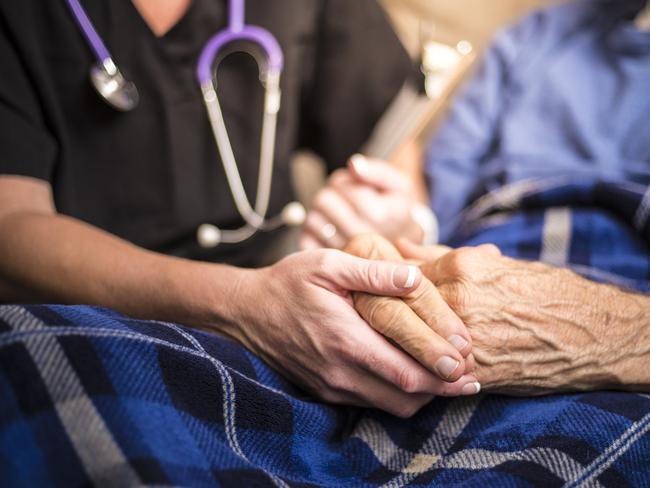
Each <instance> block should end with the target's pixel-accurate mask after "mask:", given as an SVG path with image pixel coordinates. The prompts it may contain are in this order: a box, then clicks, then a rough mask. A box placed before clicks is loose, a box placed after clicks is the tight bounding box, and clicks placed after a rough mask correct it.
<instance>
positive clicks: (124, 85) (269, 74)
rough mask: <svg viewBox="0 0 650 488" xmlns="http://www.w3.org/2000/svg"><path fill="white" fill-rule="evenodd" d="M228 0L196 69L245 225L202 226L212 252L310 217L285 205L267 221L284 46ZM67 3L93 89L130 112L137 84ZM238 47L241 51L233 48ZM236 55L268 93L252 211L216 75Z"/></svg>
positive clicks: (75, 1) (238, 1)
mask: <svg viewBox="0 0 650 488" xmlns="http://www.w3.org/2000/svg"><path fill="white" fill-rule="evenodd" d="M228 1H229V24H228V27H227V28H226V29H224V30H223V31H221V32H218V33H217V34H216V35H215V36H213V37H212V38H211V39H210V40H209V41H208V43H207V44H206V46H205V47H204V48H203V51H202V53H201V56H200V57H199V63H198V66H197V77H198V80H199V84H200V86H201V91H202V93H203V101H204V104H205V107H206V109H207V113H208V118H209V120H210V125H211V127H212V132H213V133H214V138H215V141H216V143H217V148H218V150H219V154H220V156H221V161H222V163H223V168H224V171H225V174H226V179H227V181H228V186H229V187H230V192H231V193H232V197H233V200H234V202H235V206H236V207H237V211H238V212H239V214H240V215H241V217H242V218H243V219H244V221H245V222H246V223H245V225H244V226H242V227H240V228H239V229H234V230H225V229H220V228H218V227H217V226H216V225H212V224H203V225H201V226H200V227H199V228H198V230H197V240H198V242H199V244H200V245H201V246H202V247H204V248H213V247H216V246H218V245H219V244H221V243H226V244H236V243H240V242H243V241H245V240H247V239H249V238H250V237H252V236H253V235H254V234H255V233H257V232H258V231H271V230H275V229H278V228H280V227H282V226H284V225H289V226H299V225H302V224H303V223H304V221H305V217H306V211H305V208H304V207H303V206H302V205H301V204H300V203H298V202H292V203H289V204H288V205H286V206H285V207H284V209H283V210H282V213H281V214H280V215H277V216H275V217H273V218H267V217H266V214H267V211H268V207H269V202H270V200H271V186H272V179H273V160H274V154H275V142H276V135H277V119H278V112H279V111H280V103H281V98H282V95H281V90H280V78H281V76H282V70H283V68H284V56H283V54H282V49H281V48H280V44H279V43H278V41H277V40H276V39H275V37H273V35H272V34H271V33H270V32H269V31H267V30H265V29H263V28H261V27H258V26H253V25H246V24H245V22H244V18H245V17H244V11H245V0H228ZM67 2H68V5H69V7H70V10H71V12H72V14H73V16H74V18H75V20H76V22H77V24H78V25H79V28H80V29H81V31H82V33H83V35H84V37H85V38H86V41H87V42H88V45H89V46H90V48H91V49H92V51H93V53H94V55H95V57H96V58H97V63H96V64H94V65H93V66H92V68H91V70H90V79H91V82H92V85H93V86H94V87H95V90H96V91H97V93H98V94H99V95H100V96H101V97H102V98H103V99H104V100H105V101H106V102H107V103H108V104H109V105H110V106H112V107H113V108H115V109H116V110H119V111H123V112H128V111H130V110H133V109H135V108H136V107H137V106H138V103H139V101H140V97H139V94H138V89H137V88H136V86H135V84H134V83H133V82H131V81H129V80H127V79H126V78H125V77H124V75H123V74H122V73H121V72H120V70H119V69H118V67H117V65H116V64H115V62H114V60H113V58H112V56H111V54H110V52H109V51H108V49H107V48H106V45H105V44H104V42H103V41H102V39H101V37H100V36H99V34H98V33H97V31H96V30H95V28H94V26H93V24H92V22H91V21H90V19H89V17H88V15H87V14H86V11H85V10H84V9H83V7H82V6H81V4H80V3H79V0H67ZM235 43H237V46H234V44H235ZM245 46H258V47H259V48H261V51H262V53H259V52H258V51H257V50H254V49H246V48H245ZM234 52H243V53H246V54H249V55H250V56H252V57H253V58H254V59H255V60H256V62H257V65H258V68H259V73H260V82H261V83H262V86H263V87H264V90H265V95H264V113H263V124H262V134H261V149H260V162H259V176H258V183H257V196H256V198H255V206H254V207H253V206H252V205H251V203H250V201H249V200H248V197H247V196H246V191H245V190H244V185H243V182H242V179H241V175H240V173H239V169H238V166H237V161H236V159H235V155H234V153H233V149H232V145H231V144H230V137H229V136H228V130H227V128H226V123H225V121H224V117H223V113H222V111H221V105H220V103H219V97H218V96H217V82H216V73H217V71H218V69H219V65H220V64H221V62H222V61H223V60H224V59H225V58H226V57H227V56H229V55H230V54H233V53H234ZM215 65H216V66H215Z"/></svg>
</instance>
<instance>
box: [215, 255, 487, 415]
mask: <svg viewBox="0 0 650 488" xmlns="http://www.w3.org/2000/svg"><path fill="white" fill-rule="evenodd" d="M246 276H247V280H246V281H244V282H240V283H237V284H234V285H233V286H237V287H238V290H239V295H240V297H241V299H240V300H238V303H239V304H238V305H237V306H238V307H239V309H238V311H237V315H238V317H239V318H240V319H241V320H239V321H238V324H237V325H233V326H232V328H231V330H230V331H226V333H227V334H228V335H230V336H232V337H233V338H234V339H236V340H238V341H240V342H241V343H243V344H244V345H246V346H247V347H248V348H249V349H250V350H252V351H253V352H254V353H256V354H258V355H259V356H260V357H262V358H263V359H264V360H266V361H267V362H268V363H269V364H270V365H271V366H273V367H274V368H275V369H276V370H278V371H279V372H281V373H282V374H283V375H285V376H286V377H288V378H289V379H291V380H293V381H294V382H295V383H297V384H298V385H300V386H302V387H304V388H305V389H307V390H308V391H310V392H311V393H313V394H314V395H316V396H317V397H318V398H320V399H322V400H325V401H327V402H331V403H339V404H347V405H357V406H364V407H376V408H380V409H383V410H386V411H388V412H390V413H393V414H395V415H398V416H401V417H408V416H411V415H413V414H414V413H415V412H416V411H417V410H419V409H420V408H421V407H422V406H423V405H425V404H426V403H428V402H429V401H430V400H431V398H432V397H433V395H439V394H442V393H448V394H455V395H457V394H459V393H460V392H461V390H462V387H463V383H462V382H457V383H456V384H454V385H450V384H449V383H447V382H444V381H442V380H440V379H439V378H437V377H436V376H435V375H433V374H432V373H430V372H429V371H427V370H426V369H425V368H424V367H422V366H421V365H420V364H418V363H417V362H416V361H415V360H413V359H412V358H411V357H410V356H409V355H408V354H405V353H404V352H403V351H401V350H400V349H398V348H397V347H395V346H394V345H392V344H391V343H390V342H388V341H387V340H386V339H385V338H384V337H382V336H381V335H380V334H378V333H377V332H376V331H375V330H373V329H372V328H371V327H370V326H369V325H368V324H367V323H366V322H365V321H364V320H363V319H361V317H359V315H358V314H357V312H356V311H355V310H354V308H353V305H352V297H351V292H352V291H364V292H368V293H372V294H375V295H388V296H402V295H405V294H407V293H409V292H410V291H411V290H412V289H414V288H416V287H418V286H419V284H420V282H421V280H422V275H421V272H420V271H419V270H418V268H417V267H414V266H407V265H405V264H403V263H389V262H378V261H369V260H366V259H361V258H357V257H354V256H351V255H348V254H345V253H342V252H340V251H334V250H319V251H308V252H303V253H298V254H294V255H292V256H290V257H288V258H286V259H285V260H283V261H281V262H280V263H278V264H276V265H274V266H273V267H270V268H265V269H262V270H257V271H250V272H249V273H248V274H247V275H246ZM463 381H465V382H468V381H475V378H474V377H468V378H464V380H463Z"/></svg>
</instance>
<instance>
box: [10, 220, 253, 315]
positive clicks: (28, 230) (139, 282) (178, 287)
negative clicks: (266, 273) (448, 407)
mask: <svg viewBox="0 0 650 488" xmlns="http://www.w3.org/2000/svg"><path fill="white" fill-rule="evenodd" d="M0 235H2V236H3V238H2V239H0V255H1V256H2V259H1V260H0V301H1V302H22V303H34V302H41V303H42V302H47V303H67V304H89V305H100V306H105V307H110V308H113V309H115V310H118V311H120V312H123V313H125V314H127V315H130V316H133V317H137V318H145V319H158V320H169V321H175V322H180V323H185V324H188V325H194V326H204V327H205V326H208V325H210V324H215V323H217V322H219V323H222V324H224V326H225V325H226V324H229V323H232V322H233V321H234V320H235V317H236V315H237V312H236V311H235V310H234V305H233V304H234V303H235V302H236V300H235V297H236V295H237V283H239V282H240V281H241V279H240V278H241V277H242V276H243V275H244V274H245V273H250V271H244V270H240V269H237V268H231V267H227V266H222V265H213V264H207V263H195V262H191V261H187V260H182V259H177V258H172V257H167V256H163V255H159V254H156V253H152V252H149V251H146V250H143V249H141V248H138V247H136V246H134V245H132V244H130V243H128V242H126V241H123V240H121V239H118V238H116V237H114V236H112V235H110V234H108V233H106V232H103V231H101V230H98V229H96V228H94V227H91V226H89V225H87V224H84V223H82V222H79V221H77V220H74V219H71V218H68V217H64V216H61V215H57V214H52V215H49V214H39V213H27V212H19V213H14V214H12V215H8V216H6V217H4V218H2V219H1V220H0Z"/></svg>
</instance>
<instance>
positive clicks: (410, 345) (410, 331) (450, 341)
mask: <svg viewBox="0 0 650 488" xmlns="http://www.w3.org/2000/svg"><path fill="white" fill-rule="evenodd" d="M346 251H347V252H349V253H351V254H354V255H356V256H359V257H364V258H366V259H373V260H389V261H393V262H399V261H402V260H403V258H402V256H401V255H400V253H399V252H398V251H397V249H395V247H393V245H392V244H390V242H388V241H386V240H385V239H383V238H382V237H380V236H377V235H364V236H359V237H356V238H355V239H353V240H352V241H351V242H350V243H349V245H348V246H347V248H346ZM353 296H354V304H355V307H356V309H357V311H358V312H359V313H360V314H361V316H362V317H363V318H364V319H366V321H367V322H368V323H370V324H371V325H372V326H373V327H374V328H375V329H376V330H377V331H378V332H380V333H381V334H383V335H384V336H385V337H387V338H389V339H391V340H392V341H393V342H394V343H396V344H397V345H398V346H400V347H401V348H402V349H404V350H405V351H406V352H408V353H409V354H410V355H411V356H412V357H414V358H415V359H417V360H418V361H419V362H420V363H421V364H422V365H424V366H425V367H426V368H427V369H429V370H430V371H432V372H434V373H435V374H437V375H438V376H439V377H440V378H442V379H444V380H445V381H447V382H449V383H443V384H442V385H441V388H440V389H439V391H438V392H436V394H438V395H459V394H465V395H471V394H476V393H478V391H479V390H480V385H478V383H477V382H476V378H475V376H474V375H472V374H471V372H472V370H473V368H474V358H473V356H472V354H471V350H472V346H471V338H470V335H469V333H468V332H467V329H466V328H465V326H464V325H463V323H462V321H461V320H460V319H459V318H458V317H457V316H456V314H455V313H454V312H453V311H452V310H451V309H450V308H449V307H448V306H447V304H446V303H445V302H444V300H443V299H442V297H441V296H440V294H439V293H438V291H437V290H436V288H435V286H433V284H432V283H431V282H430V281H429V280H427V279H423V280H422V282H421V284H420V286H418V287H417V288H416V289H415V290H414V291H412V292H411V293H409V294H408V295H407V296H405V297H404V299H403V300H402V299H400V298H386V297H378V296H373V295H369V294H366V293H354V295H353Z"/></svg>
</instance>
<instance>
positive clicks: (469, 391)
mask: <svg viewBox="0 0 650 488" xmlns="http://www.w3.org/2000/svg"><path fill="white" fill-rule="evenodd" d="M480 392H481V384H480V383H479V382H478V381H475V382H474V383H467V384H466V385H465V386H463V389H462V394H463V395H465V396H469V395H478V394H479V393H480Z"/></svg>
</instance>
